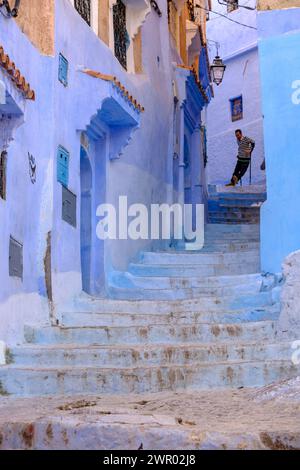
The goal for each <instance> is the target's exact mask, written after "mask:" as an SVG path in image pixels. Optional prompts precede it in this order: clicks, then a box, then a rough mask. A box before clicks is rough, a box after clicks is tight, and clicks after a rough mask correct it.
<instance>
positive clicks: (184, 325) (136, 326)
mask: <svg viewBox="0 0 300 470" xmlns="http://www.w3.org/2000/svg"><path fill="white" fill-rule="evenodd" d="M261 323H265V324H269V323H270V324H274V321H273V320H264V321H263V322H251V326H255V325H257V324H261ZM200 325H201V326H215V327H218V326H220V327H222V328H227V327H228V328H232V324H231V323H229V324H224V323H220V324H218V323H209V322H203V323H200V324H199V326H200ZM248 325H249V323H245V324H242V325H240V324H239V325H237V326H239V327H245V328H247V327H248ZM27 326H29V327H33V328H35V326H31V325H27ZM194 326H195V325H191V324H190V323H186V324H182V325H180V328H192V327H194ZM148 327H149V328H151V327H155V328H156V327H166V328H174V327H173V326H170V325H166V324H165V323H161V324H155V325H151V323H149V324H148ZM108 328H109V329H114V328H122V329H124V328H128V327H127V326H109V327H107V326H95V327H90V326H86V327H85V326H78V327H77V326H74V327H73V326H72V327H70V326H63V325H61V326H53V327H51V326H44V327H40V328H38V329H40V330H48V329H56V330H69V329H74V330H76V329H83V330H84V329H99V330H107V329H108ZM135 328H143V329H144V328H145V325H135Z"/></svg>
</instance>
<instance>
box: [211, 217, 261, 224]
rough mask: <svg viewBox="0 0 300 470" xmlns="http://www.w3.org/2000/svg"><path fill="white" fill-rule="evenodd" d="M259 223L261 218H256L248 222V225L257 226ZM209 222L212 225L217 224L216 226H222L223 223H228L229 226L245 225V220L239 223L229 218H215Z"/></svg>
mask: <svg viewBox="0 0 300 470" xmlns="http://www.w3.org/2000/svg"><path fill="white" fill-rule="evenodd" d="M258 221H259V218H256V217H255V218H252V219H249V220H247V224H249V225H256V224H257V222H258ZM209 222H210V223H211V224H216V225H218V224H221V223H222V224H224V223H226V224H227V225H229V226H232V225H238V224H242V223H243V224H244V223H245V222H244V220H240V221H239V220H233V219H230V218H229V217H228V218H225V217H214V216H211V217H209Z"/></svg>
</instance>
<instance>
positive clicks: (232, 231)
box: [205, 223, 260, 236]
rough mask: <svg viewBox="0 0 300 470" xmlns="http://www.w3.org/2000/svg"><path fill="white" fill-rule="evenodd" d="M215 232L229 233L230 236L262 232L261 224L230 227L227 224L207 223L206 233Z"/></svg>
mask: <svg viewBox="0 0 300 470" xmlns="http://www.w3.org/2000/svg"><path fill="white" fill-rule="evenodd" d="M211 232H213V233H214V234H215V233H221V234H223V233H228V234H229V235H230V236H234V235H236V234H249V233H252V234H253V233H258V234H259V233H260V227H259V224H256V225H253V226H249V225H247V224H241V225H239V226H236V227H228V226H227V225H226V224H218V225H213V224H209V223H208V224H206V225H205V233H207V234H209V233H211Z"/></svg>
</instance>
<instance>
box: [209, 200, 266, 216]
mask: <svg viewBox="0 0 300 470" xmlns="http://www.w3.org/2000/svg"><path fill="white" fill-rule="evenodd" d="M260 205H261V203H260V202H253V201H247V202H246V203H245V202H244V203H243V202H241V201H239V202H236V201H228V202H225V201H224V202H219V201H208V211H209V212H225V213H229V214H251V213H256V212H258V213H259V211H260Z"/></svg>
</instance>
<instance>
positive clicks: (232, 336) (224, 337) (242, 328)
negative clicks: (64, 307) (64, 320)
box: [24, 320, 275, 345]
mask: <svg viewBox="0 0 300 470" xmlns="http://www.w3.org/2000/svg"><path fill="white" fill-rule="evenodd" d="M274 331H275V322H274V321H271V320H267V321H259V322H251V323H241V324H217V323H216V324H211V323H201V324H197V325H190V324H187V325H184V324H183V325H166V324H162V325H159V324H157V325H150V324H148V325H141V326H136V325H135V326H113V327H111V326H106V327H85V328H83V327H79V328H76V327H50V326H49V327H43V328H39V327H35V326H30V325H28V326H25V333H24V335H25V341H26V342H27V343H31V344H51V343H52V344H62V343H69V344H70V343H71V344H75V343H76V344H77V343H80V344H89V345H93V344H94V345H116V344H122V343H125V344H148V343H155V344H156V343H170V344H177V343H187V342H189V343H190V342H202V343H208V342H215V341H216V339H218V341H232V342H237V341H242V342H247V341H253V340H254V339H255V340H256V341H267V340H269V341H272V338H274Z"/></svg>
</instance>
